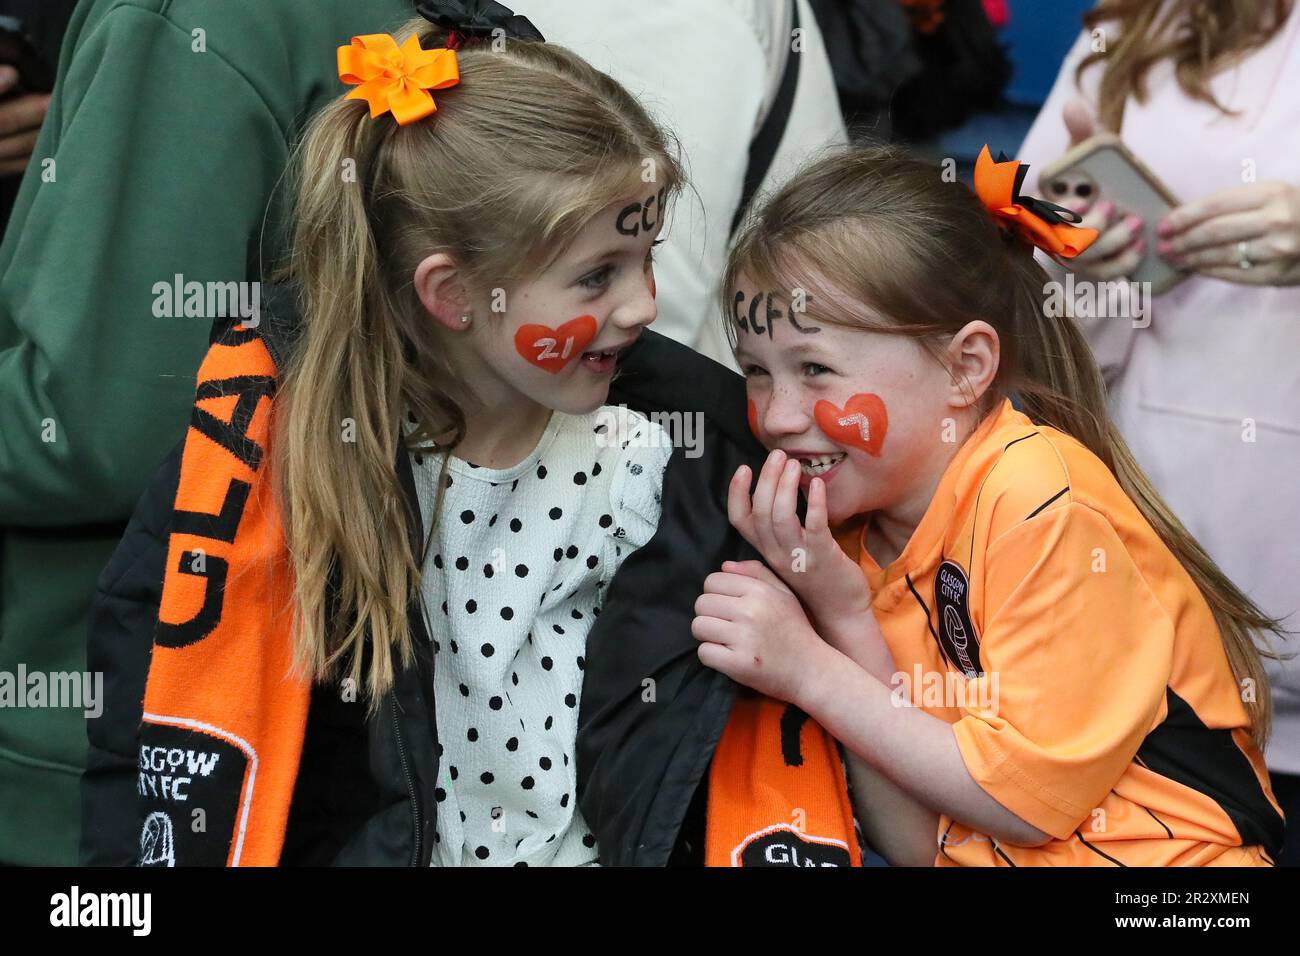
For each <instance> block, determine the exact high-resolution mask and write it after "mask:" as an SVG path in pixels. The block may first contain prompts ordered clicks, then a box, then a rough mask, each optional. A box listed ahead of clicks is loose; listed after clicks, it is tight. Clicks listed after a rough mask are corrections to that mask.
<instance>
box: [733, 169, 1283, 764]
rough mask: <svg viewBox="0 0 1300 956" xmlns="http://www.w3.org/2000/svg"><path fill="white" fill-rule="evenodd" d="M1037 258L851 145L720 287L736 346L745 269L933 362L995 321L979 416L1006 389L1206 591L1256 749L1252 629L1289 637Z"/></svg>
mask: <svg viewBox="0 0 1300 956" xmlns="http://www.w3.org/2000/svg"><path fill="white" fill-rule="evenodd" d="M1031 252H1032V251H1031V250H1030V249H1028V248H1027V247H1026V246H1024V245H1022V244H1021V243H1019V242H1018V241H1014V240H1010V239H1009V238H1008V236H1007V235H1006V234H1004V233H1003V232H1002V231H1001V230H1000V229H999V228H998V226H997V225H996V224H995V222H994V220H993V217H992V216H990V215H989V213H988V212H987V211H986V210H985V208H984V206H983V204H982V203H981V202H980V201H979V199H978V198H976V196H975V194H974V193H973V192H972V191H971V190H970V189H968V188H966V187H965V186H963V185H961V184H960V183H956V182H951V183H945V182H943V181H942V178H941V175H940V170H939V169H938V167H936V166H934V165H932V164H929V163H926V162H922V161H920V160H917V159H913V158H911V157H909V156H907V155H906V154H904V153H903V152H902V151H900V150H898V149H897V148H894V147H876V148H856V149H849V150H847V151H843V152H841V153H839V154H837V155H832V156H829V157H827V158H825V159H822V160H820V161H818V162H816V163H814V164H812V165H811V166H809V167H808V168H806V169H805V170H804V171H803V172H801V173H800V174H799V175H798V176H797V177H796V178H795V179H794V180H792V181H791V182H790V183H788V184H787V185H786V186H785V188H783V189H782V190H780V191H779V192H778V193H776V195H775V196H773V197H772V198H771V199H770V200H769V201H768V202H767V203H766V204H765V205H764V206H763V208H762V210H761V211H760V212H759V213H757V214H756V216H755V217H754V218H752V219H751V220H750V221H749V223H748V224H747V225H746V226H745V227H744V229H743V231H742V232H741V235H740V237H739V239H738V240H737V245H736V247H735V250H734V251H733V253H732V256H731V258H730V260H729V262H728V265H727V270H726V275H725V278H724V281H723V286H722V300H721V303H720V304H721V310H722V315H723V317H724V319H723V321H724V322H725V323H726V326H727V335H728V337H729V340H730V341H731V343H732V345H733V347H734V346H735V344H736V331H735V329H734V327H733V326H732V321H731V314H732V308H733V302H732V299H731V294H730V293H731V291H732V290H734V289H735V287H736V281H737V279H738V277H739V276H740V275H741V274H742V273H744V274H745V275H747V276H748V277H750V279H751V280H752V281H753V282H756V283H758V285H759V287H760V288H766V289H791V290H792V289H804V290H807V292H809V293H810V295H809V296H808V298H807V313H806V314H807V315H808V317H809V318H815V319H816V320H817V321H820V322H825V323H827V324H832V325H841V326H846V327H848V328H858V329H870V330H872V331H878V332H888V333H891V334H899V335H906V336H910V337H913V338H917V339H920V340H922V342H923V343H925V345H926V347H927V348H928V349H929V350H930V351H931V353H932V354H934V355H935V356H936V358H938V348H939V345H940V343H942V342H945V341H946V340H947V339H948V338H950V337H951V336H952V335H953V334H954V333H956V332H957V331H958V330H959V329H961V328H962V326H964V325H965V324H966V323H967V322H970V321H972V320H974V319H982V320H984V321H986V322H988V323H989V324H990V325H992V326H993V327H994V328H995V329H996V330H997V333H998V338H999V340H1000V344H1001V361H1000V365H999V367H998V371H997V375H996V377H995V379H994V382H993V385H992V386H991V387H990V389H989V392H988V396H987V398H986V400H985V402H984V406H985V407H984V411H985V412H987V411H988V410H990V409H992V408H993V407H994V406H995V405H996V404H997V403H998V402H1000V401H1001V399H1002V398H1003V397H1005V396H1007V395H1009V394H1012V393H1014V394H1015V395H1016V396H1017V399H1018V401H1019V403H1020V406H1021V407H1022V408H1023V410H1024V412H1025V414H1026V415H1028V416H1029V418H1030V419H1032V420H1033V421H1034V422H1037V423H1040V424H1043V425H1049V426H1051V427H1053V428H1056V429H1058V430H1060V431H1062V432H1065V433H1066V434H1068V435H1071V436H1073V437H1074V438H1076V439H1078V440H1079V441H1080V442H1081V443H1082V444H1083V445H1085V446H1086V447H1087V448H1088V450H1089V451H1091V452H1092V453H1093V454H1095V455H1096V456H1097V457H1098V458H1100V459H1101V460H1102V461H1103V462H1104V463H1105V464H1106V467H1107V468H1109V469H1110V471H1111V473H1112V474H1114V476H1115V478H1116V479H1117V480H1118V482H1119V484H1120V487H1122V488H1123V489H1124V492H1125V493H1126V494H1127V495H1128V496H1129V498H1130V499H1132V501H1133V503H1134V504H1135V505H1136V506H1137V508H1138V510H1139V511H1140V512H1141V513H1142V516H1143V517H1144V518H1145V519H1146V520H1147V522H1148V523H1150V525H1151V527H1152V528H1153V529H1155V531H1156V533H1157V534H1158V535H1159V536H1160V539H1161V540H1162V541H1163V542H1164V543H1165V545H1166V546H1167V547H1168V548H1169V550H1170V551H1172V552H1173V554H1174V556H1175V557H1176V558H1177V559H1178V561H1179V562H1180V563H1181V564H1182V566H1183V567H1184V568H1185V569H1186V570H1187V573H1188V574H1189V575H1190V576H1191V578H1192V580H1193V581H1194V582H1195V583H1196V586H1197V588H1198V589H1199V590H1200V592H1201V594H1202V595H1204V597H1205V600H1206V602H1207V603H1208V604H1209V607H1210V610H1211V611H1212V612H1213V614H1214V620H1215V622H1216V624H1217V625H1218V627H1219V632H1220V636H1221V639H1222V641H1223V645H1224V649H1225V651H1226V653H1227V656H1228V661H1229V663H1230V664H1231V666H1232V672H1233V674H1234V675H1235V676H1236V678H1237V680H1238V682H1239V683H1240V682H1242V681H1245V680H1246V679H1250V680H1251V681H1253V682H1254V683H1253V686H1254V687H1255V689H1256V696H1255V700H1254V701H1248V702H1247V703H1246V709H1247V712H1248V716H1249V717H1250V721H1251V728H1252V733H1253V735H1254V737H1255V739H1256V741H1257V742H1259V743H1260V745H1261V746H1262V745H1263V742H1264V740H1265V739H1266V738H1267V735H1268V728H1269V721H1270V715H1271V706H1270V697H1269V683H1268V678H1267V675H1266V673H1265V671H1264V667H1263V664H1262V662H1261V659H1260V657H1261V652H1260V650H1259V649H1258V648H1257V647H1256V646H1255V642H1254V636H1255V634H1262V633H1263V632H1272V633H1274V634H1277V635H1278V636H1283V635H1284V631H1283V629H1282V627H1281V624H1280V623H1279V622H1278V621H1277V620H1275V619H1273V618H1271V617H1269V616H1268V615H1266V614H1265V613H1264V612H1263V611H1261V610H1260V609H1259V608H1258V607H1257V606H1256V605H1255V604H1254V602H1252V601H1251V600H1250V598H1249V597H1247V596H1246V595H1245V594H1244V593H1243V592H1242V591H1241V590H1240V589H1239V588H1238V587H1237V586H1236V585H1235V584H1233V583H1232V581H1231V580H1229V578H1228V577H1227V576H1226V575H1225V574H1224V573H1223V572H1222V571H1221V570H1220V569H1219V568H1218V566H1216V565H1215V563H1214V562H1213V561H1212V560H1211V559H1210V557H1209V555H1207V554H1206V553H1205V550H1204V549H1203V548H1202V547H1201V546H1200V544H1199V543H1198V542H1197V541H1196V539H1195V538H1194V537H1192V535H1191V533H1190V532H1189V531H1188V530H1187V529H1186V528H1185V527H1183V524H1182V522H1180V521H1179V520H1178V518H1177V517H1176V516H1175V515H1174V513H1173V512H1172V511H1171V510H1170V508H1169V506H1168V505H1166V504H1165V502H1164V501H1163V500H1162V499H1161V497H1160V495H1159V494H1158V493H1157V492H1156V489H1155V488H1154V487H1153V486H1152V484H1151V481H1150V479H1149V478H1147V476H1146V475H1145V474H1144V473H1143V471H1142V469H1141V468H1140V467H1139V466H1138V464H1137V462H1136V460H1135V459H1134V458H1133V454H1132V452H1130V451H1129V448H1128V445H1127V444H1126V443H1125V442H1124V439H1123V438H1122V437H1121V436H1120V434H1119V431H1118V429H1116V427H1115V425H1114V423H1113V422H1111V420H1110V417H1109V415H1108V414H1107V411H1106V397H1105V387H1104V385H1103V382H1102V378H1101V373H1100V371H1099V370H1098V368H1097V364H1096V361H1095V359H1094V358H1093V354H1092V350H1091V348H1090V347H1089V345H1088V342H1087V340H1086V339H1085V338H1084V336H1083V333H1082V332H1081V331H1080V330H1079V328H1078V326H1076V325H1075V323H1074V322H1073V321H1072V320H1071V319H1069V318H1060V319H1049V318H1047V315H1046V310H1045V308H1044V295H1045V292H1044V290H1045V289H1046V288H1047V282H1048V276H1047V274H1046V272H1044V271H1043V268H1042V267H1041V266H1040V265H1039V264H1038V262H1037V261H1036V260H1035V259H1034V257H1033V255H1032V254H1031ZM828 286H833V288H828ZM814 289H816V290H817V293H816V294H811V293H812V292H813V290H814ZM823 293H825V294H823ZM828 303H830V304H832V308H827V304H828ZM835 303H841V304H849V305H848V307H847V308H835V307H834V304H835ZM852 303H870V305H871V306H873V307H874V308H875V309H878V310H879V311H880V312H881V313H882V314H883V315H884V316H886V317H887V318H886V321H885V322H884V323H883V324H881V323H873V322H871V320H869V319H868V318H866V317H864V316H861V315H858V314H855V311H854V310H853V309H852V305H851V304H852ZM1266 656H1269V657H1275V656H1276V655H1274V654H1273V653H1272V652H1271V651H1268V652H1266Z"/></svg>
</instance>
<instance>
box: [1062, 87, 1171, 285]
mask: <svg viewBox="0 0 1300 956" xmlns="http://www.w3.org/2000/svg"><path fill="white" fill-rule="evenodd" d="M1061 116H1062V119H1064V121H1065V127H1066V129H1067V130H1069V133H1070V148H1071V149H1073V148H1074V147H1075V146H1077V145H1079V144H1080V143H1082V142H1083V141H1084V140H1086V139H1089V138H1090V137H1091V136H1093V134H1095V133H1096V132H1097V123H1096V120H1095V119H1094V118H1093V116H1092V112H1091V111H1090V110H1089V108H1088V106H1087V105H1086V104H1085V103H1084V101H1083V100H1081V99H1078V98H1076V99H1073V100H1070V101H1069V102H1068V103H1066V104H1065V106H1064V107H1063V108H1062V110H1061ZM1053 182H1057V183H1059V182H1062V180H1061V179H1055V180H1053V181H1052V182H1048V181H1045V180H1044V179H1043V178H1041V177H1040V179H1039V193H1040V195H1041V196H1042V197H1043V198H1044V199H1046V200H1048V201H1049V202H1054V203H1056V204H1057V205H1060V206H1064V207H1066V208H1067V209H1069V210H1071V211H1073V212H1076V213H1078V214H1079V215H1081V216H1083V221H1082V222H1080V223H1079V225H1080V226H1081V227H1083V228H1087V229H1096V230H1097V231H1098V232H1100V233H1101V235H1100V236H1098V237H1097V241H1096V242H1094V243H1093V244H1092V245H1091V246H1089V247H1088V248H1087V249H1085V250H1084V251H1083V252H1081V253H1079V254H1078V255H1077V256H1075V257H1074V258H1073V259H1071V260H1070V261H1069V263H1067V267H1068V268H1069V269H1071V270H1072V271H1074V272H1075V273H1077V274H1078V275H1081V276H1085V277H1087V278H1090V279H1098V280H1102V281H1110V280H1112V279H1121V278H1128V277H1129V276H1131V275H1132V274H1133V272H1134V271H1135V270H1136V269H1137V267H1138V264H1139V263H1140V262H1141V261H1142V256H1143V254H1144V253H1145V251H1146V241H1145V239H1143V237H1142V229H1143V226H1144V223H1143V221H1142V218H1141V217H1140V216H1137V215H1135V214H1133V213H1130V212H1128V211H1127V210H1123V209H1119V208H1117V207H1116V206H1115V203H1113V202H1111V201H1110V200H1109V199H1103V200H1101V201H1100V202H1098V201H1097V198H1096V192H1095V191H1093V189H1092V186H1091V185H1090V184H1077V185H1075V186H1074V188H1070V189H1068V190H1067V191H1066V192H1065V193H1060V192H1057V191H1056V190H1054V189H1053V188H1052V185H1053ZM1067 185H1070V184H1069V183H1068V182H1067ZM1080 186H1082V187H1083V188H1079V187H1080Z"/></svg>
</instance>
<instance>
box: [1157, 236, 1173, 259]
mask: <svg viewBox="0 0 1300 956" xmlns="http://www.w3.org/2000/svg"><path fill="white" fill-rule="evenodd" d="M1173 251H1174V244H1173V243H1172V242H1170V241H1169V240H1168V239H1161V240H1160V242H1159V243H1158V244H1157V245H1156V252H1158V253H1160V254H1161V255H1162V256H1167V255H1169V254H1170V253H1172V252H1173Z"/></svg>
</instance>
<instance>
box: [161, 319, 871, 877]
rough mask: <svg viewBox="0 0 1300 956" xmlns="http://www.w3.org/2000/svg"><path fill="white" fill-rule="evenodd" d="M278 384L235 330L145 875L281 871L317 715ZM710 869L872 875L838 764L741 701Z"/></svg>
mask: <svg viewBox="0 0 1300 956" xmlns="http://www.w3.org/2000/svg"><path fill="white" fill-rule="evenodd" d="M277 371H278V370H277V368H276V364H275V360H274V358H273V357H272V355H271V353H270V352H269V351H268V349H267V347H266V345H265V343H264V342H263V340H262V338H261V337H260V336H259V335H258V334H257V333H256V332H255V331H252V330H243V329H242V328H241V327H239V326H237V325H233V326H231V327H230V328H229V329H228V330H227V331H226V332H225V333H224V334H223V335H221V336H220V337H219V338H218V339H217V340H216V342H215V343H214V344H213V346H212V347H211V349H210V350H209V352H208V354H207V356H206V357H205V358H204V360H203V364H202V366H201V367H200V369H199V374H198V388H197V393H196V397H195V402H194V411H193V414H192V417H191V420H190V426H189V430H188V432H187V434H186V438H185V445H184V449H183V452H182V458H181V472H180V483H179V485H178V487H177V490H176V499H175V505H174V511H173V525H172V531H171V535H170V539H169V542H168V546H167V568H166V576H165V578H164V581H163V590H162V600H161V604H160V607H159V612H158V626H157V630H156V632H155V637H154V648H153V658H152V662H151V664H150V668H149V676H148V682H147V684H146V687H145V697H144V719H143V723H142V726H141V732H140V735H141V748H140V779H139V793H140V797H141V799H142V801H143V804H144V817H145V822H144V828H143V831H142V833H141V860H140V862H141V864H142V865H145V866H175V865H210V866H221V865H226V866H273V865H275V864H276V863H278V862H279V859H280V851H281V848H282V846H283V844H284V835H285V829H286V826H287V823H288V819H289V806H290V802H291V800H292V797H293V791H294V782H295V779H296V777H297V773H298V763H299V760H300V758H301V755H302V746H303V738H304V735H305V731H306V724H307V710H308V704H309V701H310V690H311V688H310V684H309V683H308V682H307V681H305V680H300V679H296V678H294V677H292V676H290V664H291V658H292V651H291V645H290V635H291V627H290V626H291V614H292V609H293V576H292V569H291V565H290V561H289V555H288V551H287V549H286V545H285V540H284V535H283V531H282V528H281V525H280V519H279V515H278V512H277V509H276V504H275V496H274V494H273V492H272V484H271V478H270V474H269V469H270V443H269V435H270V412H271V404H272V401H273V398H274V395H275V390H276V380H277ZM706 826H707V835H706V840H705V847H706V865H708V866H753V865H757V866H847V865H854V866H859V865H861V859H860V855H859V850H858V843H857V840H856V839H855V837H854V830H853V814H852V810H851V807H850V805H849V800H848V794H847V790H846V787H845V783H844V776H843V770H842V766H841V763H840V757H839V752H838V748H837V747H836V745H835V742H834V741H833V740H831V739H830V737H829V736H828V735H827V734H826V732H825V731H824V730H822V729H821V728H820V727H819V726H818V725H817V724H816V723H814V722H813V721H811V720H809V719H808V718H807V717H806V716H805V715H804V714H803V713H802V712H800V711H798V710H797V709H796V708H793V707H790V706H788V705H786V704H783V703H780V702H778V701H774V700H771V699H769V698H766V697H758V696H754V695H747V694H745V693H743V692H742V694H741V695H740V696H739V697H738V699H737V701H736V704H735V706H734V708H733V710H732V712H731V717H730V720H729V722H728V724H727V726H726V729H725V731H724V733H723V736H722V739H721V741H720V743H719V745H718V748H717V751H716V752H715V754H714V758H713V763H712V767H711V769H710V771H709V796H708V815H707V824H706Z"/></svg>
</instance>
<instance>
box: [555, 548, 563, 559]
mask: <svg viewBox="0 0 1300 956" xmlns="http://www.w3.org/2000/svg"><path fill="white" fill-rule="evenodd" d="M562 557H564V549H563V548H556V549H555V560H556V561H558V560H560V558H562Z"/></svg>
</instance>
